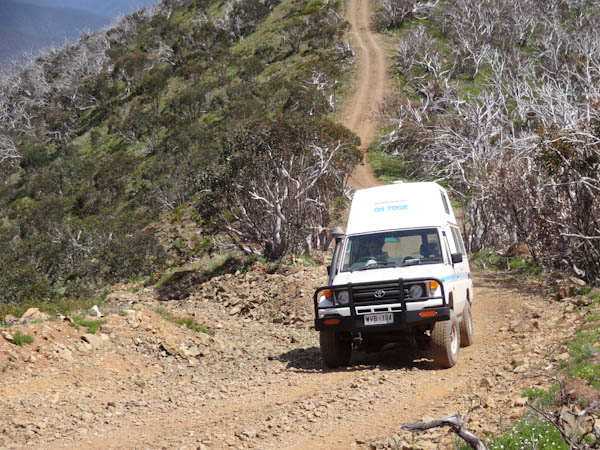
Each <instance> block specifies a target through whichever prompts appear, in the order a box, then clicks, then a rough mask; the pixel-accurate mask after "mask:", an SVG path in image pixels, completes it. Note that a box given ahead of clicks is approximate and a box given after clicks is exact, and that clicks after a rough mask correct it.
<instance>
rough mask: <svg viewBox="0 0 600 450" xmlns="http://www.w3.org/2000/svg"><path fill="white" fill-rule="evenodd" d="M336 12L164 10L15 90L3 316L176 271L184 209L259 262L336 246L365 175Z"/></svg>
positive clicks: (4, 138) (31, 68)
mask: <svg viewBox="0 0 600 450" xmlns="http://www.w3.org/2000/svg"><path fill="white" fill-rule="evenodd" d="M338 8H339V5H338V2H329V3H327V4H322V3H320V2H306V1H284V2H280V1H279V0H268V1H259V0H239V1H226V2H223V3H219V2H213V1H211V0H164V1H163V2H162V3H159V4H158V5H157V6H156V7H155V8H154V9H152V10H142V11H140V12H137V13H135V14H132V15H130V16H127V17H125V18H124V19H123V20H122V21H121V22H120V23H119V24H118V26H116V27H114V28H111V29H109V30H107V31H105V32H102V33H97V34H90V35H88V36H85V37H84V38H83V39H82V41H81V42H80V43H79V44H78V45H74V46H68V47H64V48H62V49H59V50H56V51H52V52H49V53H47V54H44V55H42V56H40V57H38V58H37V59H35V60H33V61H31V62H30V63H29V64H28V65H26V66H25V67H23V68H22V69H21V70H12V71H10V72H3V73H2V74H1V75H0V260H1V261H2V262H3V263H4V268H3V271H2V273H1V274H0V292H1V293H2V294H1V295H0V302H2V303H4V304H12V305H19V304H23V303H35V302H40V301H41V302H55V301H56V300H57V299H59V298H62V297H80V296H87V295H90V293H91V292H92V290H93V289H94V288H96V287H98V286H101V285H102V284H104V283H110V282H115V281H117V280H121V279H125V278H135V277H139V276H148V275H150V274H152V273H153V272H155V271H157V270H160V269H162V268H163V267H164V265H165V262H166V261H167V251H168V250H171V251H177V249H178V246H177V245H176V244H175V243H173V244H171V243H165V242H161V241H160V240H159V237H158V236H159V234H158V233H157V232H156V226H155V224H156V222H157V221H158V220H159V219H160V217H161V215H163V214H164V213H166V212H169V211H177V208H182V207H185V208H187V209H188V210H191V211H194V214H193V216H194V217H195V219H196V220H197V222H198V223H199V224H203V225H204V226H205V230H204V231H205V232H206V233H208V234H207V235H206V236H205V238H206V239H207V240H208V241H210V238H211V236H212V235H213V233H220V232H225V233H230V235H231V237H232V238H233V239H234V242H235V243H236V244H237V245H238V247H240V248H243V249H244V250H245V251H248V252H252V253H259V254H263V255H265V256H267V257H273V258H275V257H278V256H280V255H282V254H285V253H287V252H291V251H296V250H298V249H300V248H302V249H303V250H307V249H310V248H311V247H313V248H314V247H316V246H319V245H322V242H323V234H322V230H323V228H324V227H327V226H328V224H329V212H328V209H329V205H330V203H331V202H332V200H334V199H335V197H336V196H339V195H341V194H343V192H344V190H345V186H346V178H347V174H348V173H349V172H350V170H351V168H352V167H353V165H354V164H355V163H356V162H357V156H356V150H355V146H356V143H357V140H356V138H355V137H354V136H353V135H352V134H351V133H349V132H348V131H347V130H344V129H341V128H340V127H338V126H336V125H333V124H332V122H330V121H329V120H328V119H327V118H326V114H328V113H329V112H331V111H332V110H334V109H335V105H336V102H335V93H336V89H337V86H338V84H339V83H340V82H341V81H342V80H343V77H344V72H345V71H346V70H347V68H348V67H349V66H350V65H351V63H352V56H353V53H352V52H351V51H348V45H347V44H346V43H344V42H343V41H342V36H343V33H344V31H345V29H346V26H347V24H346V22H345V21H343V20H342V19H341V17H340V15H339V13H338ZM292 144H293V145H292ZM279 177H287V178H286V180H285V184H283V185H279V184H278V183H279V179H280V178H279ZM313 177H317V178H316V179H315V178H313ZM259 189H260V190H259ZM280 189H281V190H287V191H286V192H285V193H283V191H281V190H280ZM266 191H269V192H271V193H274V194H275V195H274V196H273V197H268V194H267V193H266ZM282 196H283V197H282ZM284 197H285V198H284ZM280 200H281V201H284V202H285V203H286V204H285V205H280V204H269V202H271V203H272V202H279V201H280ZM250 206H252V208H251V209H252V210H254V208H256V211H257V213H258V216H255V217H251V218H250V222H248V221H247V220H246V221H245V219H247V217H246V215H247V212H248V210H249V209H250V208H249V207H250ZM267 211H268V212H271V211H276V212H277V214H278V218H277V219H274V220H275V221H276V223H271V222H269V221H267V220H263V219H266V218H265V217H264V214H266V212H267ZM315 211H318V212H319V214H317V215H314V213H315ZM261 214H262V215H263V216H261ZM257 218H260V220H259V221H258V222H257ZM307 219H308V220H307ZM179 247H181V241H179ZM211 248H212V245H211V244H210V243H209V244H206V240H205V241H203V242H201V243H200V244H198V247H197V248H195V250H194V251H195V253H194V256H199V253H202V252H203V251H208V250H209V249H211Z"/></svg>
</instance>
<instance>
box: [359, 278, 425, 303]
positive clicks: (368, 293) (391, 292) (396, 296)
mask: <svg viewBox="0 0 600 450" xmlns="http://www.w3.org/2000/svg"><path fill="white" fill-rule="evenodd" d="M412 284H414V283H410V284H408V283H403V284H402V289H403V291H404V295H403V296H402V299H404V300H407V301H408V300H415V299H411V298H409V293H408V292H409V289H410V286H412ZM400 286H401V285H400V283H398V282H397V281H395V282H390V283H380V284H369V285H368V286H352V295H353V298H354V303H356V304H361V303H362V304H364V303H377V302H381V301H391V300H395V301H400V300H401V297H400ZM423 287H424V286H423ZM378 291H383V292H384V293H385V295H383V296H382V297H379V298H378V297H376V296H375V293H376V292H378ZM424 292H426V291H425V290H424ZM425 295H426V294H425Z"/></svg>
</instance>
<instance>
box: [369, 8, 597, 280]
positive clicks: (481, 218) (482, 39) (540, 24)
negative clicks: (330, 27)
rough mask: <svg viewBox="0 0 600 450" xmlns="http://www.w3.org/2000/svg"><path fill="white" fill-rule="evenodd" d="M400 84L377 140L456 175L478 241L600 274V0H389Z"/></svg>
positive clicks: (384, 24) (408, 167)
mask: <svg viewBox="0 0 600 450" xmlns="http://www.w3.org/2000/svg"><path fill="white" fill-rule="evenodd" d="M379 4H380V8H379V11H378V13H377V18H376V20H377V23H378V25H379V27H380V28H381V29H390V30H394V33H395V34H396V36H397V45H396V62H395V63H396V72H397V84H398V85H399V87H400V89H399V92H398V93H397V94H395V95H393V96H390V97H389V98H388V99H387V102H386V105H385V106H384V107H383V108H382V114H383V116H384V118H385V120H386V122H387V124H386V129H385V134H384V135H383V137H382V139H381V145H380V148H381V149H382V150H383V151H385V152H387V153H388V154H389V155H390V157H393V158H396V159H397V160H398V161H399V163H398V164H397V165H396V166H395V167H394V171H398V169H401V172H400V173H403V174H404V176H406V177H411V178H416V179H428V180H437V181H442V182H444V183H447V185H448V186H450V187H451V189H452V190H453V192H454V194H455V196H456V197H457V198H458V199H459V200H460V201H461V202H462V203H463V205H464V210H465V213H466V216H467V219H468V226H467V227H466V228H465V232H466V233H465V234H466V236H467V241H468V246H469V249H470V250H471V251H479V250H481V249H483V248H506V247H508V246H509V245H511V244H514V243H525V244H527V245H528V247H529V249H530V251H531V255H532V257H533V260H534V262H536V263H537V264H540V265H543V266H545V267H551V268H554V269H559V270H561V271H567V272H571V273H574V274H576V275H577V276H578V277H580V278H584V279H586V281H588V282H596V283H597V282H599V281H600V209H599V205H600V203H599V202H598V201H597V197H598V194H599V193H600V145H599V144H600V92H599V90H598V83H599V81H600V46H599V45H598V43H599V42H600V32H599V28H598V26H597V21H598V17H599V16H600V7H599V6H598V3H597V2H594V1H590V0H578V1H574V0H528V1H519V2H513V1H507V0H494V1H489V2H480V1H477V0H466V1H465V0H460V1H454V0H447V1H439V2H426V1H420V0H380V2H379Z"/></svg>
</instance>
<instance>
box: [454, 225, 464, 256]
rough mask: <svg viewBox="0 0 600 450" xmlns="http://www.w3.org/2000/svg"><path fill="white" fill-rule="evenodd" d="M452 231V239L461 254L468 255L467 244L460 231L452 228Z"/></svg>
mask: <svg viewBox="0 0 600 450" xmlns="http://www.w3.org/2000/svg"><path fill="white" fill-rule="evenodd" d="M450 229H451V230H452V239H453V240H454V243H455V245H456V248H457V249H458V251H459V252H461V253H462V254H463V255H464V256H466V255H467V250H466V249H465V243H464V242H463V240H462V236H461V235H460V231H459V230H458V228H457V227H451V228H450Z"/></svg>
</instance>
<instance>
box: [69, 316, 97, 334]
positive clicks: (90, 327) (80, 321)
mask: <svg viewBox="0 0 600 450" xmlns="http://www.w3.org/2000/svg"><path fill="white" fill-rule="evenodd" d="M71 319H73V322H74V324H75V325H76V326H75V328H77V329H79V328H78V327H79V326H82V327H84V328H87V332H88V333H90V334H96V331H98V328H100V327H101V326H102V325H104V324H105V323H106V320H86V319H85V318H84V317H83V316H73V317H71Z"/></svg>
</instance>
